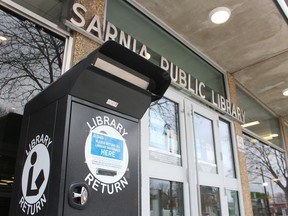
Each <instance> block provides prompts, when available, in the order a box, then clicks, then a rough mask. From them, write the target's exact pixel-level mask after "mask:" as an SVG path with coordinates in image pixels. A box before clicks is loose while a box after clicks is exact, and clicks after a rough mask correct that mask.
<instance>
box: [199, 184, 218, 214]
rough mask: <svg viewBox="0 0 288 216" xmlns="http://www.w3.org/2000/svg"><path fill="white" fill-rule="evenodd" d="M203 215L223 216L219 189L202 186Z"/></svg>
mask: <svg viewBox="0 0 288 216" xmlns="http://www.w3.org/2000/svg"><path fill="white" fill-rule="evenodd" d="M200 195H201V215H202V216H221V207H220V196H219V188H216V187H209V186H202V185H201V186H200Z"/></svg>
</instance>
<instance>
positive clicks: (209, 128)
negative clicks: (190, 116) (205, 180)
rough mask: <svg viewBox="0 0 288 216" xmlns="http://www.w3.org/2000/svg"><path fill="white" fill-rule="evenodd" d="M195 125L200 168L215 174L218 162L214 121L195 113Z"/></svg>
mask: <svg viewBox="0 0 288 216" xmlns="http://www.w3.org/2000/svg"><path fill="white" fill-rule="evenodd" d="M194 125H195V126H194V127H195V143H196V154H197V162H198V170H199V171H202V172H207V173H214V174H215V173H217V164H216V157H215V144H214V133H213V122H212V120H210V119H208V118H205V117H203V116H201V115H199V114H197V113H195V115H194Z"/></svg>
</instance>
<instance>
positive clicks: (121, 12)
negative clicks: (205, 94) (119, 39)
mask: <svg viewBox="0 0 288 216" xmlns="http://www.w3.org/2000/svg"><path fill="white" fill-rule="evenodd" d="M107 20H108V21H109V22H111V23H113V24H114V25H115V26H116V27H118V28H119V29H121V30H123V31H124V32H126V33H127V34H129V35H131V36H132V37H133V38H136V39H137V41H139V42H141V43H143V44H145V45H146V46H148V47H149V48H151V49H153V50H148V52H149V53H150V54H151V58H150V59H149V60H151V61H152V62H153V63H156V62H157V63H158V65H159V62H160V61H159V59H160V56H163V57H164V58H165V59H167V60H168V61H171V62H173V63H174V65H173V64H172V65H170V68H169V70H172V71H173V74H174V73H175V71H176V70H178V68H181V69H182V70H184V71H185V72H187V73H189V74H191V75H192V77H194V78H197V79H199V80H201V81H202V82H204V83H205V85H206V86H207V87H209V88H210V89H213V90H214V91H215V92H217V93H219V94H221V95H223V96H225V95H226V92H225V81H224V76H223V74H222V73H221V72H219V71H218V70H217V69H215V68H214V67H212V66H211V65H210V64H209V63H207V62H205V60H203V59H202V58H201V57H199V56H198V55H197V54H195V53H194V52H193V51H191V49H189V48H187V46H185V45H183V44H182V43H181V42H179V40H177V39H176V38H175V37H173V36H172V35H171V34H168V33H167V31H165V30H163V29H162V28H161V27H160V26H159V25H157V24H155V22H153V21H151V20H150V19H149V18H148V16H145V15H143V14H141V13H139V11H138V10H136V9H135V8H134V7H132V6H131V5H130V4H128V3H127V2H125V1H111V0H110V1H107Z"/></svg>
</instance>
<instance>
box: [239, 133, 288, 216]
mask: <svg viewBox="0 0 288 216" xmlns="http://www.w3.org/2000/svg"><path fill="white" fill-rule="evenodd" d="M244 144H245V154H246V166H247V170H248V176H249V183H250V192H251V199H252V205H253V213H254V215H255V216H257V215H259V216H260V215H261V216H262V215H264V216H265V215H273V214H276V215H282V212H286V211H288V172H287V166H286V158H285V153H284V152H281V151H279V150H277V149H275V148H272V147H271V146H268V145H265V144H263V143H261V142H259V141H258V140H257V139H255V138H253V137H251V136H249V135H245V137H244Z"/></svg>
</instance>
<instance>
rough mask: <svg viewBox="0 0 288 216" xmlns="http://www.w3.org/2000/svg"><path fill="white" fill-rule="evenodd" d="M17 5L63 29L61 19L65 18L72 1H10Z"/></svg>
mask: <svg viewBox="0 0 288 216" xmlns="http://www.w3.org/2000/svg"><path fill="white" fill-rule="evenodd" d="M12 1H14V2H16V3H17V4H19V5H21V6H23V7H24V8H27V9H28V10H30V11H32V12H34V13H36V14H38V15H39V16H41V17H44V18H46V19H48V20H49V21H51V22H53V23H55V24H57V25H58V26H60V27H64V25H63V18H67V17H68V14H69V11H70V8H71V7H72V3H73V1H72V0H65V1H55V0H37V1H35V0H25V1H23V0H12Z"/></svg>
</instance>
